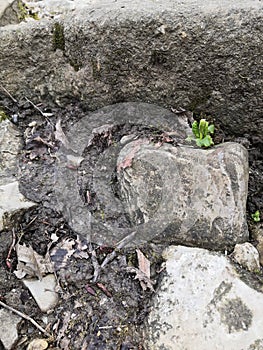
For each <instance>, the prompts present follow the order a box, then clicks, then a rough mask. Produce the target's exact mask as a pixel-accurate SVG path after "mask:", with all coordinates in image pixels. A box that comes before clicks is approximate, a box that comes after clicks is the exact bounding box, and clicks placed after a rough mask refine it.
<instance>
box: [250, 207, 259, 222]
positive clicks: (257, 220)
mask: <svg viewBox="0 0 263 350" xmlns="http://www.w3.org/2000/svg"><path fill="white" fill-rule="evenodd" d="M251 217H252V219H253V220H254V221H255V222H259V221H260V212H259V210H257V211H255V213H254V214H251Z"/></svg>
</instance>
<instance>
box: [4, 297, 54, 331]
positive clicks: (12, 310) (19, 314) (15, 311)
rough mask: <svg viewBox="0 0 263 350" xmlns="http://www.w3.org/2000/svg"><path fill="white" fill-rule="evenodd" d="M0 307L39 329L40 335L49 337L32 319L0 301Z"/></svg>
mask: <svg viewBox="0 0 263 350" xmlns="http://www.w3.org/2000/svg"><path fill="white" fill-rule="evenodd" d="M0 306H2V307H4V308H5V309H7V310H9V311H11V312H13V313H15V314H17V315H18V316H20V317H22V318H24V319H25V320H27V321H29V322H31V323H32V324H33V325H34V326H35V327H36V328H37V329H39V330H40V331H41V332H42V333H44V334H47V335H48V336H51V334H49V333H48V332H47V331H46V330H45V329H44V328H42V327H41V326H40V325H39V324H38V323H37V322H36V321H35V320H33V318H31V317H30V316H28V315H26V314H24V313H23V312H21V311H18V310H16V309H14V308H12V307H11V306H8V305H6V304H5V303H3V302H2V301H0Z"/></svg>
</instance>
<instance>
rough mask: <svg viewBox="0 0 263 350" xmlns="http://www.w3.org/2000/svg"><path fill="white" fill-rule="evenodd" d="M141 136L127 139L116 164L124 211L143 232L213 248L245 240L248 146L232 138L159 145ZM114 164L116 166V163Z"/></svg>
mask: <svg viewBox="0 0 263 350" xmlns="http://www.w3.org/2000/svg"><path fill="white" fill-rule="evenodd" d="M139 142H140V140H136V141H133V142H131V143H128V144H127V145H126V146H125V147H124V148H123V149H122V150H121V152H120V154H119V158H118V161H117V164H125V161H126V162H127V159H128V160H129V159H130V156H131V155H132V158H133V160H132V164H130V163H129V164H128V166H127V167H126V168H124V169H121V170H120V171H119V172H118V179H119V184H120V193H121V195H122V199H123V201H124V202H126V204H127V212H128V213H129V217H130V220H131V222H132V223H133V224H134V225H140V224H142V225H140V226H142V227H141V228H140V229H139V230H140V231H141V234H142V235H143V236H144V237H151V235H153V233H152V232H156V233H157V232H158V233H159V235H156V240H158V241H160V240H161V241H162V240H163V241H164V242H177V243H180V244H183V243H184V244H188V245H189V244H190V245H194V246H200V247H208V248H211V249H222V248H225V247H229V246H233V245H234V244H235V242H239V241H245V240H247V239H248V230H247V225H246V198H247V184H248V161H247V151H246V150H245V149H244V148H243V147H242V146H240V145H239V144H235V143H225V144H222V145H220V146H217V147H214V148H212V149H209V150H201V149H195V148H192V147H187V146H181V147H174V146H171V145H169V144H165V145H163V146H161V147H159V148H156V145H152V144H149V141H146V143H145V141H144V140H141V142H144V143H142V144H140V143H139ZM117 169H118V165H117Z"/></svg>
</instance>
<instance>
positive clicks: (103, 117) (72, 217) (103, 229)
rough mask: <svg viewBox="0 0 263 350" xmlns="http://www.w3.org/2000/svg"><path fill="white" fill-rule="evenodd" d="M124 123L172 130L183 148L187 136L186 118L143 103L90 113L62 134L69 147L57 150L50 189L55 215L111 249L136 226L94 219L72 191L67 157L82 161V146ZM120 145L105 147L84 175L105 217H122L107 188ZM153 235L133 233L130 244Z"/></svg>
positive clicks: (119, 205) (119, 204)
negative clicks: (78, 158)
mask: <svg viewBox="0 0 263 350" xmlns="http://www.w3.org/2000/svg"><path fill="white" fill-rule="evenodd" d="M129 123H130V124H135V125H146V126H147V125H151V126H152V127H155V128H161V130H163V131H166V132H169V131H173V133H174V135H175V136H176V137H177V139H178V140H179V141H180V142H182V143H184V142H185V138H186V137H187V135H188V134H190V133H191V130H190V128H189V126H188V123H187V118H186V116H182V117H181V118H175V115H174V114H173V113H172V112H170V111H169V110H166V109H163V108H161V107H158V106H155V105H150V104H146V103H123V104H117V105H114V106H107V107H105V108H102V109H100V110H98V111H96V112H94V113H91V114H90V115H88V116H87V117H85V118H83V119H82V120H81V121H79V122H78V123H76V124H75V125H74V126H73V127H72V128H71V130H70V131H69V133H68V135H67V137H68V140H69V145H70V148H68V149H67V148H65V147H62V148H61V149H60V151H59V152H58V153H57V160H58V162H57V167H58V168H57V172H56V174H57V176H56V183H55V184H54V188H55V191H56V196H57V202H56V203H54V206H55V208H56V209H57V210H59V209H60V210H61V212H62V213H63V215H64V216H65V218H66V219H67V221H68V222H69V224H70V225H71V227H72V228H73V229H74V230H75V231H76V232H78V233H79V234H81V235H82V236H86V237H87V239H88V240H89V239H90V240H91V241H93V242H96V243H98V244H114V243H116V241H118V240H120V239H121V238H123V237H124V236H126V235H127V234H129V233H130V232H131V231H132V230H136V231H137V228H139V226H138V227H131V228H126V229H123V228H121V227H118V226H116V225H109V224H105V223H104V221H103V220H102V219H100V218H98V217H95V216H93V215H92V213H91V212H90V211H89V208H88V207H87V205H86V204H85V203H84V202H83V200H82V198H81V196H80V194H79V191H78V190H77V183H78V172H77V171H76V170H74V169H72V168H70V167H69V166H68V157H69V156H72V154H74V155H75V156H76V157H79V156H83V155H84V153H85V152H84V151H85V148H86V146H87V145H89V144H91V143H92V140H93V138H94V137H96V136H97V135H104V133H106V134H107V132H108V131H110V130H113V129H114V128H116V127H121V126H122V125H123V124H129ZM128 139H129V138H128ZM124 145H125V144H120V143H117V144H113V145H111V146H110V147H108V148H106V150H104V152H103V153H101V154H100V156H99V157H98V159H97V162H96V164H95V168H94V170H93V171H92V172H91V174H86V176H87V177H88V176H90V178H91V179H92V182H93V184H92V186H93V190H95V191H96V196H97V198H98V200H99V202H100V205H101V206H102V207H103V208H104V213H105V216H113V217H118V216H119V215H121V214H125V212H126V209H125V208H123V205H122V202H121V201H120V200H119V199H118V198H117V197H116V196H115V194H114V192H113V190H112V186H111V179H112V175H113V174H114V172H115V170H116V165H117V158H118V153H119V151H120V149H121V148H122V147H123V146H124ZM88 170H89V171H91V170H90V169H88ZM152 228H153V227H152ZM157 233H158V232H155V231H152V230H151V232H148V233H147V236H144V234H145V232H144V231H143V230H142V231H140V230H138V232H137V235H136V238H135V239H134V241H133V243H134V244H138V243H142V242H145V241H147V240H149V238H150V239H152V238H153V235H155V234H157Z"/></svg>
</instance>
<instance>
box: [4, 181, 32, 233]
mask: <svg viewBox="0 0 263 350" xmlns="http://www.w3.org/2000/svg"><path fill="white" fill-rule="evenodd" d="M35 205H36V204H35V203H33V202H31V201H28V200H27V199H26V198H25V197H24V196H23V195H22V194H21V193H20V191H19V186H18V182H17V181H14V182H11V183H9V184H7V185H2V186H0V231H1V230H3V229H4V227H5V225H6V219H7V218H9V217H12V216H13V215H14V214H18V212H19V211H21V210H24V209H28V208H31V207H33V206H35Z"/></svg>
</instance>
